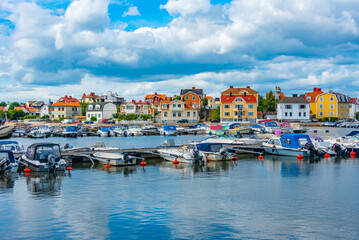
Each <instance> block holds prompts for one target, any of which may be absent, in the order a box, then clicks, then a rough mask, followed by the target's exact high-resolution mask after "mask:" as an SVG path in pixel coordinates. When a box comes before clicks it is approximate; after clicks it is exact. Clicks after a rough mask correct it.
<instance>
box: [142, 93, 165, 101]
mask: <svg viewBox="0 0 359 240" xmlns="http://www.w3.org/2000/svg"><path fill="white" fill-rule="evenodd" d="M154 96H158V97H159V98H161V99H162V100H163V99H165V98H166V94H157V93H155V94H147V95H146V97H145V99H149V98H153V97H154Z"/></svg>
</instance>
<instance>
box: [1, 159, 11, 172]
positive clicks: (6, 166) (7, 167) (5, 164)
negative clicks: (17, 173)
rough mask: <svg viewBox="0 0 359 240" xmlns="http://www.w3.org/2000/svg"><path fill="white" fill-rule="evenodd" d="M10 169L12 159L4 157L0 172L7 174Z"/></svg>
mask: <svg viewBox="0 0 359 240" xmlns="http://www.w3.org/2000/svg"><path fill="white" fill-rule="evenodd" d="M10 170H11V163H10V159H8V158H3V159H2V160H1V161H0V174H7V173H8V172H10Z"/></svg>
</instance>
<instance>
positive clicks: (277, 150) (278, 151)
mask: <svg viewBox="0 0 359 240" xmlns="http://www.w3.org/2000/svg"><path fill="white" fill-rule="evenodd" d="M308 144H309V145H308ZM312 146H313V147H312ZM263 148H264V151H265V152H266V153H269V154H273V155H281V156H294V157H297V156H298V155H299V154H301V155H302V156H303V157H309V156H310V155H311V150H310V148H312V150H314V145H313V143H312V141H311V139H310V137H309V136H308V135H305V134H296V133H288V134H284V135H283V136H282V137H274V138H271V139H270V140H269V141H268V142H267V143H263Z"/></svg>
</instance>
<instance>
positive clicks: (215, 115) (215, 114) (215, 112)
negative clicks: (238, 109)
mask: <svg viewBox="0 0 359 240" xmlns="http://www.w3.org/2000/svg"><path fill="white" fill-rule="evenodd" d="M212 119H216V120H221V109H220V107H219V106H218V107H217V108H216V109H211V111H210V118H209V120H212Z"/></svg>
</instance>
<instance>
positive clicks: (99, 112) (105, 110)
mask: <svg viewBox="0 0 359 240" xmlns="http://www.w3.org/2000/svg"><path fill="white" fill-rule="evenodd" d="M116 113H117V107H116V105H115V104H114V103H110V102H107V103H106V102H93V103H90V104H89V105H87V108H86V120H88V121H90V120H91V117H96V119H97V121H102V119H110V118H114V114H116Z"/></svg>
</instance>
